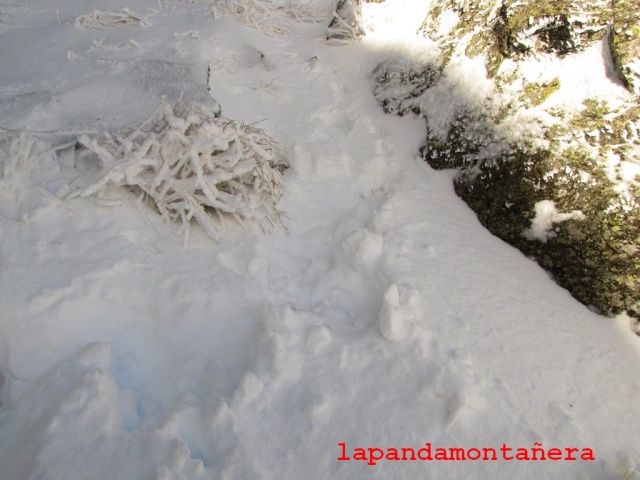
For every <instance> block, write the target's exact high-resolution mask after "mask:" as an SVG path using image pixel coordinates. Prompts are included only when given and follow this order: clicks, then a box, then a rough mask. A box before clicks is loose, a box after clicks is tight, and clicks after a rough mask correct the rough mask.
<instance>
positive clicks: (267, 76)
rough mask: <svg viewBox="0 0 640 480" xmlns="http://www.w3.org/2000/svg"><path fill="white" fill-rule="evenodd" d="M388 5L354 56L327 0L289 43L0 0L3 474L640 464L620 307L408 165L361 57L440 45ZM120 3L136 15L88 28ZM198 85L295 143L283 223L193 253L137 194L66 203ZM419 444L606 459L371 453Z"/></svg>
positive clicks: (411, 146)
mask: <svg viewBox="0 0 640 480" xmlns="http://www.w3.org/2000/svg"><path fill="white" fill-rule="evenodd" d="M387 2H388V3H387V6H385V8H386V10H385V15H386V16H385V17H384V18H385V21H384V25H385V27H384V29H381V31H382V32H383V33H384V34H382V35H378V36H375V35H371V36H369V37H365V38H364V39H363V40H362V41H361V42H358V43H353V44H345V45H336V44H327V43H326V41H325V40H324V34H325V29H326V25H327V23H328V20H329V18H330V11H331V4H330V2H329V1H327V0H317V1H316V2H315V3H313V4H311V7H312V8H313V9H314V10H315V12H316V13H317V17H316V18H315V20H317V21H316V22H309V23H299V22H295V21H293V20H291V19H289V18H288V17H287V16H286V15H285V13H286V9H285V10H279V11H278V10H274V9H273V8H272V9H271V12H275V13H273V17H264V16H263V17H259V18H262V19H264V18H270V19H271V22H272V23H270V24H269V26H271V27H274V26H275V27H280V29H279V28H275V29H273V28H272V29H271V30H270V31H272V32H274V31H275V32H282V33H283V34H282V35H281V36H275V37H273V36H268V35H266V34H265V33H264V32H260V31H259V30H256V29H253V28H250V27H248V26H246V25H243V24H241V23H240V22H239V21H238V19H237V18H236V17H234V15H231V14H225V13H224V12H227V11H229V8H227V9H224V8H222V6H224V5H222V4H220V5H218V6H217V8H213V7H214V6H213V5H212V4H211V3H210V2H206V1H201V2H184V1H182V2H181V1H162V0H161V1H160V2H154V1H152V0H114V1H110V2H100V1H96V0H92V1H80V0H72V1H65V2H63V1H62V0H49V1H46V0H32V1H31V2H29V3H26V4H25V3H23V2H20V3H18V2H14V3H1V4H0V19H1V20H0V22H1V23H0V29H1V31H0V65H1V67H0V126H1V127H3V130H2V131H0V132H2V133H0V137H4V139H5V141H4V143H3V144H2V149H1V150H0V160H1V161H2V177H1V179H0V213H1V215H0V375H1V376H0V402H1V404H0V478H2V479H3V480H4V479H6V480H21V479H26V478H32V479H65V480H69V479H89V478H95V479H210V478H211V479H213V478H215V479H219V478H226V479H254V478H255V479H258V478H260V479H262V478H264V479H298V478H313V479H326V478H339V479H359V478H380V479H389V478H398V479H400V478H406V479H415V478H443V479H445V478H451V479H454V478H456V479H457V478H495V479H511V478H518V479H541V478H542V479H556V478H568V479H596V478H597V479H632V478H640V473H639V470H640V468H638V467H636V465H637V464H638V463H640V406H639V405H638V402H637V395H638V393H639V392H640V375H639V373H638V372H639V369H638V365H639V362H640V347H639V343H638V338H637V337H636V336H634V335H633V334H632V333H631V332H630V330H629V328H628V325H627V322H628V319H626V318H624V317H620V318H618V319H615V320H611V319H605V318H602V317H599V316H597V315H595V314H593V313H592V312H590V311H589V310H588V309H586V308H585V307H584V306H582V305H580V304H579V303H578V302H576V301H575V300H573V299H572V298H571V296H570V295H569V294H568V293H566V292H565V291H564V290H562V289H560V288H559V287H557V286H556V285H555V284H554V283H553V281H552V280H551V279H549V278H548V277H547V275H546V274H545V273H544V272H543V271H542V270H541V269H540V268H539V267H538V266H537V265H536V264H535V263H533V262H532V261H530V260H528V259H527V258H525V257H523V256H522V255H521V254H520V253H519V252H518V251H516V250H515V249H513V248H511V247H509V246H507V245H506V244H504V243H503V242H501V241H500V240H498V239H497V238H495V237H493V236H491V235H490V234H489V233H488V232H487V231H485V230H484V229H483V228H482V227H481V226H480V224H479V223H478V221H477V219H476V218H475V216H474V214H473V212H471V210H470V209H468V207H467V206H466V205H464V204H463V202H462V201H460V200H459V199H458V198H457V197H456V195H455V194H454V192H453V189H452V186H451V177H450V173H449V172H435V171H433V170H431V169H430V168H429V167H428V166H427V165H426V164H425V163H423V162H422V161H420V160H419V159H417V158H416V156H415V152H416V151H417V149H418V147H419V145H420V142H421V141H422V139H423V135H424V125H423V124H422V123H421V121H419V120H418V119H415V118H397V117H392V116H385V115H384V114H383V113H382V112H381V110H380V109H379V108H378V106H377V105H376V104H375V101H374V99H373V98H372V96H371V94H370V92H369V86H368V79H367V75H368V73H369V72H370V71H371V70H372V68H373V67H374V66H375V65H376V64H377V62H378V61H380V60H381V59H383V58H386V57H388V56H389V55H398V54H400V53H401V52H402V51H403V50H406V49H409V50H411V51H413V52H415V51H417V50H419V51H424V52H426V53H425V54H428V52H429V49H430V48H432V47H431V46H430V44H429V42H425V41H422V42H418V39H415V38H413V37H412V36H411V35H409V34H407V35H405V33H407V32H411V31H413V30H406V29H407V28H409V27H407V25H412V23H411V18H409V17H410V16H413V17H414V20H413V21H414V23H415V17H416V16H417V15H419V2H415V1H413V2H411V1H400V0H395V1H394V0H387ZM221 5H222V6H221ZM228 5H233V4H227V6H228ZM246 5H251V4H250V3H249V2H246V3H245V6H246ZM254 5H255V4H254ZM393 5H396V6H397V8H399V9H400V10H399V11H401V12H408V13H409V14H410V15H405V16H398V15H395V18H397V20H394V15H393V11H391V12H390V10H391V9H392V6H393ZM122 7H128V8H130V9H131V11H132V12H134V13H135V14H136V15H138V17H137V18H139V19H140V21H139V22H137V23H139V24H133V25H123V26H114V27H105V28H103V29H100V30H93V29H83V28H78V27H76V26H74V20H75V19H76V18H77V17H78V16H80V15H85V14H88V13H90V12H91V11H92V10H93V9H94V8H100V9H102V10H105V11H109V12H120V11H121V8H122ZM272 7H273V5H272ZM245 13H246V11H245ZM396 13H397V11H396ZM263 15H265V14H264V13H263ZM369 21H373V20H371V19H369ZM393 21H398V22H399V24H400V25H401V26H404V28H405V30H398V29H396V30H394V29H393V28H392V27H393V25H392V23H393ZM283 28H286V29H287V30H288V32H285V30H284V29H283ZM398 28H399V27H398ZM262 29H263V31H265V27H264V24H263V25H262ZM394 31H400V32H402V34H401V35H399V36H398V37H393V35H392V33H393V32H394ZM208 67H209V68H208ZM208 88H210V92H209V91H208ZM181 92H183V93H184V96H185V98H187V99H188V100H194V101H199V102H203V103H210V104H211V105H213V104H214V100H213V99H212V98H211V97H213V98H214V99H215V101H217V102H219V103H220V105H221V106H222V112H223V115H224V116H225V117H229V118H234V119H239V120H243V121H244V122H246V123H258V122H259V123H258V125H259V126H260V127H261V128H263V129H264V130H265V131H267V132H268V133H269V134H270V135H271V136H272V137H273V138H274V139H275V140H276V141H277V142H278V143H279V145H280V146H281V148H282V150H283V154H284V156H285V157H286V159H287V161H288V162H289V165H290V168H289V169H288V170H287V171H286V173H285V179H286V182H287V186H286V194H285V197H284V198H283V200H282V203H281V208H282V209H283V210H284V212H286V216H285V217H283V222H282V223H283V225H281V226H278V227H277V228H276V229H275V230H274V231H273V232H270V233H266V234H265V233H263V232H262V231H261V229H259V228H248V229H246V230H243V229H241V228H240V227H234V228H231V229H230V230H229V231H228V232H227V233H226V235H225V236H224V238H223V239H222V240H221V241H219V242H217V243H215V242H213V241H211V240H210V239H209V238H208V237H207V236H206V235H205V234H204V233H203V232H201V231H198V230H197V229H196V228H194V229H193V231H192V234H191V239H190V242H189V245H188V246H187V247H186V248H183V245H182V240H181V239H179V238H175V237H174V236H173V235H172V234H171V233H170V229H169V228H168V227H167V226H166V225H164V224H163V223H162V222H161V220H160V219H159V218H158V217H157V216H156V214H154V213H153V212H152V211H150V210H147V209H145V208H144V207H141V206H139V205H137V204H136V202H135V197H133V196H132V195H130V194H129V193H128V192H126V191H122V190H118V189H112V190H110V191H109V192H108V195H107V197H108V198H107V199H106V200H105V199H103V200H98V199H93V200H90V199H73V200H65V199H64V195H65V194H66V193H68V192H69V191H75V190H77V189H78V188H81V187H82V186H83V185H86V184H88V183H90V182H91V181H92V180H95V178H96V176H97V175H98V173H99V170H98V165H97V162H95V161H92V160H91V157H85V158H81V157H79V156H78V155H76V152H75V138H76V136H77V132H78V131H80V130H83V131H87V130H90V131H100V130H103V129H107V130H111V131H114V130H117V129H119V128H122V127H123V126H125V125H131V124H134V123H136V122H139V121H141V120H143V119H144V118H145V117H146V116H147V115H149V114H150V113H151V112H152V111H153V110H154V109H155V108H156V107H157V105H158V104H159V101H160V96H161V95H167V96H168V97H169V98H170V99H174V100H175V99H177V97H178V96H179V94H180V93H181ZM25 129H26V130H30V131H34V132H38V133H34V134H33V139H34V145H33V148H31V149H29V148H27V146H28V142H29V138H27V137H26V136H25V137H22V140H21V141H20V140H18V141H16V139H17V138H20V137H19V133H18V132H19V131H22V130H25ZM52 132H53V133H52ZM12 142H13V151H10V144H11V143H12ZM52 149H53V150H52ZM20 153H23V154H24V155H22V156H20V155H19V154H20ZM27 153H30V154H29V155H27ZM427 442H429V443H431V444H432V446H433V448H434V450H435V448H436V447H446V448H449V447H460V448H465V449H470V448H479V449H482V448H483V447H492V448H496V449H499V448H500V447H501V446H502V445H503V444H506V445H507V446H509V447H511V448H513V449H514V450H515V449H516V448H518V447H522V448H526V449H531V448H532V447H533V446H534V445H535V444H542V446H543V447H544V448H545V449H550V448H553V447H558V448H562V449H564V448H567V447H568V448H573V447H575V448H579V449H583V448H589V449H591V450H592V451H593V455H594V457H595V460H593V461H583V460H576V461H564V460H560V461H553V460H545V461H516V460H512V461H508V460H503V459H500V460H498V461H472V460H467V461H435V460H433V461H391V460H382V461H379V462H378V463H377V465H368V464H367V463H372V462H367V461H357V460H355V455H353V453H354V449H355V448H357V447H362V448H365V449H367V448H374V447H377V448H380V449H387V448H389V447H394V448H401V447H412V448H415V449H416V450H417V449H419V448H421V447H424V446H425V443H427ZM339 443H345V444H346V449H347V453H348V454H349V457H353V458H352V460H350V461H339V460H338V457H340V456H341V453H342V452H341V448H340V447H339V445H338V444H339ZM563 451H564V450H563Z"/></svg>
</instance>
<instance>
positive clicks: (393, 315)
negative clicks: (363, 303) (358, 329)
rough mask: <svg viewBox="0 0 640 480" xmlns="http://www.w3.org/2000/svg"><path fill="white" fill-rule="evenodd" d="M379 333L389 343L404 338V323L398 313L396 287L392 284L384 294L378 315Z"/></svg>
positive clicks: (398, 303)
mask: <svg viewBox="0 0 640 480" xmlns="http://www.w3.org/2000/svg"><path fill="white" fill-rule="evenodd" d="M379 321H380V333H382V336H383V337H384V338H386V339H387V340H390V341H397V340H402V338H404V336H405V333H406V331H405V322H404V319H403V317H402V313H401V311H400V292H399V291H398V285H396V284H395V283H392V284H391V285H390V286H389V288H387V291H386V292H385V294H384V299H383V302H382V308H381V309H380V314H379Z"/></svg>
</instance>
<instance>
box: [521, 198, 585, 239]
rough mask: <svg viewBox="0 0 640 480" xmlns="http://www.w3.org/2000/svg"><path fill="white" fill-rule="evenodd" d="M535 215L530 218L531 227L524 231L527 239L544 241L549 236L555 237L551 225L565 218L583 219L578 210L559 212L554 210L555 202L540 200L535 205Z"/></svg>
mask: <svg viewBox="0 0 640 480" xmlns="http://www.w3.org/2000/svg"><path fill="white" fill-rule="evenodd" d="M534 208H535V212H536V216H535V217H534V218H533V220H531V227H530V228H529V229H528V230H527V231H526V232H525V236H526V237H527V238H528V239H529V240H540V241H541V242H546V241H547V240H548V239H549V238H552V237H555V236H556V233H555V232H554V231H553V225H554V224H556V223H560V222H566V221H567V220H584V219H585V215H584V213H582V212H581V211H579V210H574V211H573V212H571V213H560V212H558V210H556V204H555V202H553V201H551V200H542V201H540V202H537V203H536V205H535V207H534Z"/></svg>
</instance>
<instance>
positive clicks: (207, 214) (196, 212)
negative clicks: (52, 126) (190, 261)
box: [74, 98, 285, 243]
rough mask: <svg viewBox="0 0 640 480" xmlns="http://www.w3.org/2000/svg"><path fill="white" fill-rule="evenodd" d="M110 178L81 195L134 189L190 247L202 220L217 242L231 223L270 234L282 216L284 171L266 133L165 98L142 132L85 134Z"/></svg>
mask: <svg viewBox="0 0 640 480" xmlns="http://www.w3.org/2000/svg"><path fill="white" fill-rule="evenodd" d="M78 141H79V143H80V144H82V145H84V146H85V147H86V148H87V149H88V150H89V151H90V152H93V153H95V154H96V155H97V156H98V158H99V159H100V162H101V164H102V167H103V171H104V173H103V174H102V176H101V177H100V179H99V180H98V181H97V182H95V183H94V184H93V185H90V186H89V187H87V188H85V189H84V190H83V191H81V192H78V193H76V194H74V196H82V197H88V196H91V195H95V194H97V193H99V192H101V191H102V190H103V189H104V188H105V187H106V186H107V185H116V186H127V187H130V188H131V189H132V190H133V191H134V192H136V193H139V194H140V195H141V198H143V199H145V200H147V201H148V203H150V204H152V205H153V206H155V208H156V209H157V211H158V212H159V213H160V214H161V215H162V217H163V218H164V219H165V220H166V221H167V222H168V223H169V224H170V225H172V226H174V229H175V232H176V234H178V235H183V236H184V239H185V243H186V242H187V241H188V235H189V229H190V223H191V220H192V219H195V220H196V221H197V222H198V223H199V224H200V225H201V226H202V228H203V229H204V230H205V232H206V233H207V234H208V235H209V236H210V237H212V238H213V239H217V238H218V237H219V234H220V232H221V231H223V230H224V229H225V228H226V227H225V217H226V218H234V219H235V220H237V222H238V223H240V224H241V225H243V226H244V223H245V221H246V220H252V221H256V222H258V224H260V225H261V226H263V227H268V226H269V225H274V223H275V222H276V221H277V220H278V219H279V217H280V211H279V210H278V208H277V203H278V201H279V200H280V198H281V196H282V193H283V186H284V181H283V178H282V175H281V172H282V171H283V170H284V168H285V164H284V161H283V159H282V158H281V157H280V156H279V154H278V150H277V147H276V146H275V143H274V141H273V139H272V138H270V137H269V136H268V135H266V134H265V133H264V131H262V130H260V129H258V128H255V127H253V126H250V125H245V124H243V123H240V122H237V121H234V120H227V119H224V118H220V117H219V116H218V112H217V111H216V110H214V109H210V108H207V107H205V106H203V105H199V104H195V103H187V102H183V101H181V100H179V101H178V102H177V103H176V105H175V106H174V107H171V105H170V104H169V103H168V101H167V99H166V98H163V99H162V104H161V105H160V107H159V108H158V109H157V110H156V111H155V112H154V113H153V114H152V115H151V116H150V117H149V118H148V119H147V120H146V121H144V122H143V123H142V124H141V125H139V126H138V127H136V128H134V129H133V130H129V131H128V132H123V133H121V134H118V135H112V134H110V133H104V134H102V135H100V136H93V137H91V136H88V135H82V136H80V137H79V139H78Z"/></svg>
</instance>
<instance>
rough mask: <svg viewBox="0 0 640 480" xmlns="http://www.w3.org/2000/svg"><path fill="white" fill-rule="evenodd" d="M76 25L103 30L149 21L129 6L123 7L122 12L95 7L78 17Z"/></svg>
mask: <svg viewBox="0 0 640 480" xmlns="http://www.w3.org/2000/svg"><path fill="white" fill-rule="evenodd" d="M74 25H75V27H76V28H84V29H85V30H102V29H105V28H111V27H123V26H127V25H139V26H144V25H147V22H145V20H144V19H143V18H142V17H141V16H140V15H138V14H136V13H133V12H132V11H131V10H129V9H128V8H123V9H122V11H120V12H105V11H104V10H99V9H95V10H93V11H91V12H89V13H86V14H84V15H80V16H78V17H76V19H75V22H74Z"/></svg>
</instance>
